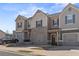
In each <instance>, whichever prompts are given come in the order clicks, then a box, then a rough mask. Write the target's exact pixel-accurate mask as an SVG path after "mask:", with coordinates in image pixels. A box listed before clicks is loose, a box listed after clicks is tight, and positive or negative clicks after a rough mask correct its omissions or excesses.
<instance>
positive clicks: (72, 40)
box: [62, 33, 78, 46]
mask: <svg viewBox="0 0 79 59" xmlns="http://www.w3.org/2000/svg"><path fill="white" fill-rule="evenodd" d="M77 35H78V34H77V33H63V34H62V39H63V45H73V46H75V45H78V43H77V42H78V40H77V39H78V37H77Z"/></svg>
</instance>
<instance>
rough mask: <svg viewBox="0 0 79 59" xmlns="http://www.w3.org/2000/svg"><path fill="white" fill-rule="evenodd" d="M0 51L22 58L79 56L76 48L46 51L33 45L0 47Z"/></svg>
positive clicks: (55, 48) (59, 47) (51, 48)
mask: <svg viewBox="0 0 79 59" xmlns="http://www.w3.org/2000/svg"><path fill="white" fill-rule="evenodd" d="M45 47H46V46H45ZM47 48H48V49H47ZM0 51H7V52H11V53H16V54H20V55H23V56H79V47H78V46H77V47H75V46H54V47H53V46H52V47H49V46H47V47H46V49H43V48H41V46H40V47H37V46H33V45H32V46H26V47H6V46H3V45H0Z"/></svg>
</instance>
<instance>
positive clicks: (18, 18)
mask: <svg viewBox="0 0 79 59" xmlns="http://www.w3.org/2000/svg"><path fill="white" fill-rule="evenodd" d="M21 18H22V19H21ZM16 20H27V18H26V17H25V16H21V15H18V16H17V18H16ZM16 20H15V21H16Z"/></svg>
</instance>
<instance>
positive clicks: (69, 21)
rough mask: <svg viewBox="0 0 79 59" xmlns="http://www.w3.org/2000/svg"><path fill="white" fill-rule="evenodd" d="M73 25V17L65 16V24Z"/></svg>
mask: <svg viewBox="0 0 79 59" xmlns="http://www.w3.org/2000/svg"><path fill="white" fill-rule="evenodd" d="M69 23H75V15H74V14H73V15H67V16H65V24H69Z"/></svg>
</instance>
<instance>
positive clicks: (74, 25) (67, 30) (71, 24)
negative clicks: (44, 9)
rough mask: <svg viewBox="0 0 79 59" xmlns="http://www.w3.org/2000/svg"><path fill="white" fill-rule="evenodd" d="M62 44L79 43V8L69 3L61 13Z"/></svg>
mask: <svg viewBox="0 0 79 59" xmlns="http://www.w3.org/2000/svg"><path fill="white" fill-rule="evenodd" d="M59 27H60V28H61V33H62V45H72V46H73V45H74V46H75V45H79V9H77V8H76V7H75V6H74V5H72V4H68V5H67V6H66V7H65V8H64V10H63V11H62V12H61V14H60V15H59Z"/></svg>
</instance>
